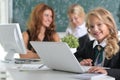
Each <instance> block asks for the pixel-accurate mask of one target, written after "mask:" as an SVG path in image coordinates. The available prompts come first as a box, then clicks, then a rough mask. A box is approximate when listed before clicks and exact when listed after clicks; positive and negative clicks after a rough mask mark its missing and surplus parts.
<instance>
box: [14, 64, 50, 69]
mask: <svg viewBox="0 0 120 80" xmlns="http://www.w3.org/2000/svg"><path fill="white" fill-rule="evenodd" d="M13 69H19V70H47V69H49V68H48V67H47V66H45V65H44V64H21V65H20V66H16V67H14V68H13Z"/></svg>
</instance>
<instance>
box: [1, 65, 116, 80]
mask: <svg viewBox="0 0 120 80" xmlns="http://www.w3.org/2000/svg"><path fill="white" fill-rule="evenodd" d="M3 66H5V67H6V70H7V71H8V72H9V73H10V76H11V77H12V79H13V80H81V79H76V78H75V77H74V76H75V75H77V74H76V73H70V72H63V71H55V70H51V69H46V70H22V71H21V70H19V69H16V68H15V67H19V66H20V64H18V65H16V64H6V63H5V64H4V65H3ZM106 78H107V79H103V80H114V79H112V78H111V77H108V76H107V77H106Z"/></svg>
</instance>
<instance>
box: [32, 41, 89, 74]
mask: <svg viewBox="0 0 120 80" xmlns="http://www.w3.org/2000/svg"><path fill="white" fill-rule="evenodd" d="M30 43H31V45H32V46H33V48H34V49H35V50H36V52H37V54H38V55H39V56H40V58H41V60H42V61H43V63H44V64H45V65H46V66H47V67H49V68H51V69H55V70H62V71H69V72H75V73H84V72H87V71H88V69H89V68H90V66H82V65H80V63H79V62H78V60H77V59H76V57H75V56H74V54H73V53H72V52H71V50H70V48H69V46H68V45H67V43H64V42H39V41H30Z"/></svg>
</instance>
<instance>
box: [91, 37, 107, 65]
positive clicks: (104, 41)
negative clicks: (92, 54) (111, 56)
mask: <svg viewBox="0 0 120 80" xmlns="http://www.w3.org/2000/svg"><path fill="white" fill-rule="evenodd" d="M96 45H100V46H102V47H105V46H106V45H107V44H106V39H105V40H103V41H102V42H101V43H100V44H98V41H97V40H95V41H94V43H93V48H94V47H95V46H96ZM97 59H98V58H96V60H95V63H94V65H95V66H102V67H103V65H104V60H105V52H104V51H103V60H102V63H100V64H97Z"/></svg>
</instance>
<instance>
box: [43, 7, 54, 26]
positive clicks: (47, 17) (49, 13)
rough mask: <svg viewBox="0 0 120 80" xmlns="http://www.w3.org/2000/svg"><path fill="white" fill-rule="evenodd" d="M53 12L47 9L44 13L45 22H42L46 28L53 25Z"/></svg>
mask: <svg viewBox="0 0 120 80" xmlns="http://www.w3.org/2000/svg"><path fill="white" fill-rule="evenodd" d="M52 16H53V14H52V11H51V10H49V9H47V10H45V11H44V12H43V20H42V24H43V26H44V27H49V26H50V24H51V23H52V21H53V19H52Z"/></svg>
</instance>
